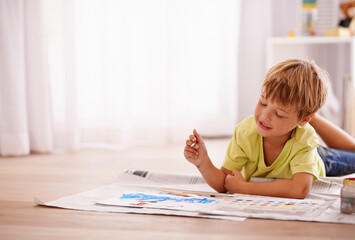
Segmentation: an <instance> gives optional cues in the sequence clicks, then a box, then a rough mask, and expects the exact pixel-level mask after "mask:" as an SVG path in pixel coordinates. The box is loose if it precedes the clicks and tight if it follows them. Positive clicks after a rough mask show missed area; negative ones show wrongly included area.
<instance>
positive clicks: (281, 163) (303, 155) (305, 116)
mask: <svg viewBox="0 0 355 240" xmlns="http://www.w3.org/2000/svg"><path fill="white" fill-rule="evenodd" d="M328 81H329V79H328V75H327V73H326V72H325V71H324V70H322V69H321V68H320V67H318V66H317V65H316V64H315V63H314V62H308V61H303V60H298V59H291V60H287V61H284V62H281V63H279V64H277V65H275V66H274V67H272V68H271V69H270V70H269V71H268V73H267V74H266V77H265V80H264V82H263V86H262V90H261V96H260V99H259V101H258V103H257V105H256V107H255V112H254V116H252V117H249V118H247V119H245V120H244V121H242V122H241V123H239V124H238V125H237V126H236V128H235V131H234V134H233V138H232V140H231V141H230V144H229V146H228V149H227V153H226V156H225V160H224V163H223V166H222V167H221V168H220V169H218V168H216V167H215V166H214V165H213V163H212V161H211V159H210V158H209V156H208V152H207V149H206V146H205V144H204V142H203V139H202V138H201V136H200V135H199V134H198V133H197V131H196V130H194V131H193V134H192V135H190V136H189V139H188V140H187V141H186V146H185V149H184V156H185V158H186V159H187V160H188V161H189V162H191V163H193V164H194V165H195V166H197V168H198V170H199V171H200V173H201V174H202V176H203V178H204V179H205V181H206V182H207V183H208V184H209V185H210V186H211V187H212V188H214V189H215V190H216V191H218V192H229V193H243V194H256V195H267V196H276V197H289V198H305V197H306V196H307V194H308V192H309V190H310V187H311V185H312V181H313V180H316V179H318V178H319V177H324V176H326V170H327V171H330V172H332V171H333V166H335V165H334V163H333V162H334V158H333V157H332V158H329V155H332V156H333V155H334V154H333V152H331V151H333V150H332V149H329V148H321V147H318V146H319V140H318V138H317V135H316V132H315V130H314V129H313V128H312V126H311V125H310V124H309V122H310V121H311V120H312V119H313V118H314V117H315V116H316V113H317V111H318V110H319V109H320V108H321V107H322V106H323V104H324V102H325V100H326V96H327V93H328ZM311 123H312V124H313V126H314V127H315V128H316V130H318V127H317V126H318V125H319V128H320V129H321V128H324V127H326V126H325V124H327V126H328V125H329V124H328V123H327V122H326V121H324V119H322V118H320V117H319V116H317V117H316V118H315V119H314V120H313V121H312V122H311ZM322 125H323V126H322ZM319 131H320V132H319V134H320V135H321V137H323V138H325V139H324V140H325V142H327V137H326V136H325V135H323V134H322V131H321V130H319ZM334 131H335V130H334ZM322 135H323V136H322ZM338 135H339V136H343V137H344V136H346V135H342V134H338ZM348 140H349V141H350V140H351V138H349V139H348ZM347 144H348V145H349V148H350V149H352V148H351V147H350V146H352V147H353V149H355V147H354V141H353V144H352V145H351V144H350V143H349V142H347ZM348 145H347V146H348ZM333 146H335V145H333ZM318 152H319V153H320V154H321V156H320V154H319V153H318ZM338 153H339V154H341V155H342V154H343V152H338V151H337V154H338ZM349 154H353V155H352V156H354V153H349ZM350 158H351V157H350ZM323 161H324V162H325V164H324V162H323ZM350 164H352V166H354V161H353V163H350ZM336 168H337V169H338V168H339V166H337V167H336ZM345 168H347V167H344V168H343V169H345ZM336 171H337V172H341V174H345V173H348V172H345V171H343V170H339V171H338V170H336ZM336 171H334V172H336ZM352 171H354V170H352ZM241 172H243V174H242V173H241ZM350 172H351V171H350ZM251 177H264V178H280V179H282V180H279V181H275V182H267V183H253V182H249V179H250V178H251Z"/></svg>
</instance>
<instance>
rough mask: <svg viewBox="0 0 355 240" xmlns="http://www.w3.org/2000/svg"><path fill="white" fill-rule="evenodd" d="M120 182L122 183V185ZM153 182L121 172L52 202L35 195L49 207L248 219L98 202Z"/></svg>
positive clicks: (150, 184)
mask: <svg viewBox="0 0 355 240" xmlns="http://www.w3.org/2000/svg"><path fill="white" fill-rule="evenodd" d="M120 183H122V185H121V184H120ZM153 183H154V182H152V181H150V180H147V179H144V178H141V177H137V176H132V175H130V174H121V175H120V176H119V177H118V179H117V181H116V182H115V183H113V184H110V185H105V186H101V187H98V188H95V189H92V190H88V191H85V192H81V193H77V194H73V195H70V196H67V197H63V198H60V199H57V200H54V201H50V202H43V201H41V199H40V198H38V197H35V198H34V202H35V203H36V204H38V205H42V206H47V207H57V208H65V209H73V210H83V211H99V212H116V213H139V214H159V215H173V216H186V217H201V218H213V219H222V220H232V221H244V220H245V219H246V218H243V217H237V216H217V215H215V216H213V215H204V214H200V213H198V212H192V211H176V210H168V209H153V208H132V207H120V206H109V205H101V204H97V203H96V202H100V201H104V200H106V199H109V198H113V197H115V196H117V192H122V191H126V190H127V188H129V189H132V187H133V188H135V186H136V185H139V184H141V185H142V188H145V186H152V185H153ZM127 185H128V186H127ZM129 185H131V187H130V186H129ZM155 187H156V188H159V187H160V185H159V184H156V185H155Z"/></svg>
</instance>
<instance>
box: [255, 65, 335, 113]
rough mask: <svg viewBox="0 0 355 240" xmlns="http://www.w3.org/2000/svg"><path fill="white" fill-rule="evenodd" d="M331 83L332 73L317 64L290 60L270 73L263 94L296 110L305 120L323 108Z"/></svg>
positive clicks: (264, 84) (265, 81) (266, 77)
mask: <svg viewBox="0 0 355 240" xmlns="http://www.w3.org/2000/svg"><path fill="white" fill-rule="evenodd" d="M328 84H329V77H328V73H327V72H326V71H324V70H323V69H321V68H320V67H318V66H317V65H316V64H315V63H314V62H313V61H311V62H310V61H304V60H299V59H289V60H286V61H283V62H280V63H278V64H276V65H275V66H273V67H272V68H271V69H270V70H269V71H268V72H267V74H266V76H265V80H264V82H263V86H262V89H261V94H262V96H263V97H264V98H266V99H269V98H270V99H271V100H272V101H276V102H279V103H281V104H284V105H291V106H293V107H295V110H296V111H297V112H298V116H299V119H303V118H304V117H307V116H309V115H311V114H313V113H316V112H317V111H318V110H319V109H320V108H321V107H322V106H323V104H324V103H325V100H326V98H327V95H328Z"/></svg>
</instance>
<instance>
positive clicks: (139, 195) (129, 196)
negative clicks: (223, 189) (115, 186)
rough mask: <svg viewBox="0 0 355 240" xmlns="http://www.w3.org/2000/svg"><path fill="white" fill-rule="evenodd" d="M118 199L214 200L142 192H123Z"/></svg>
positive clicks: (196, 201)
mask: <svg viewBox="0 0 355 240" xmlns="http://www.w3.org/2000/svg"><path fill="white" fill-rule="evenodd" d="M120 199H133V200H137V201H156V202H164V201H174V202H187V203H203V204H206V203H211V202H214V201H215V200H208V199H207V198H193V197H191V198H180V197H168V196H157V195H150V194H144V193H129V194H123V195H122V197H120Z"/></svg>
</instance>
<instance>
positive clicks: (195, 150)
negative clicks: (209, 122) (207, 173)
mask: <svg viewBox="0 0 355 240" xmlns="http://www.w3.org/2000/svg"><path fill="white" fill-rule="evenodd" d="M184 156H185V158H186V159H187V160H188V161H189V162H191V163H192V164H194V165H195V166H197V167H200V165H201V163H203V161H204V160H205V159H207V158H208V154H207V149H206V145H205V143H204V142H203V140H202V138H201V136H200V134H198V133H197V131H196V130H195V129H194V131H193V135H190V136H189V139H188V140H186V146H185V149H184Z"/></svg>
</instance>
